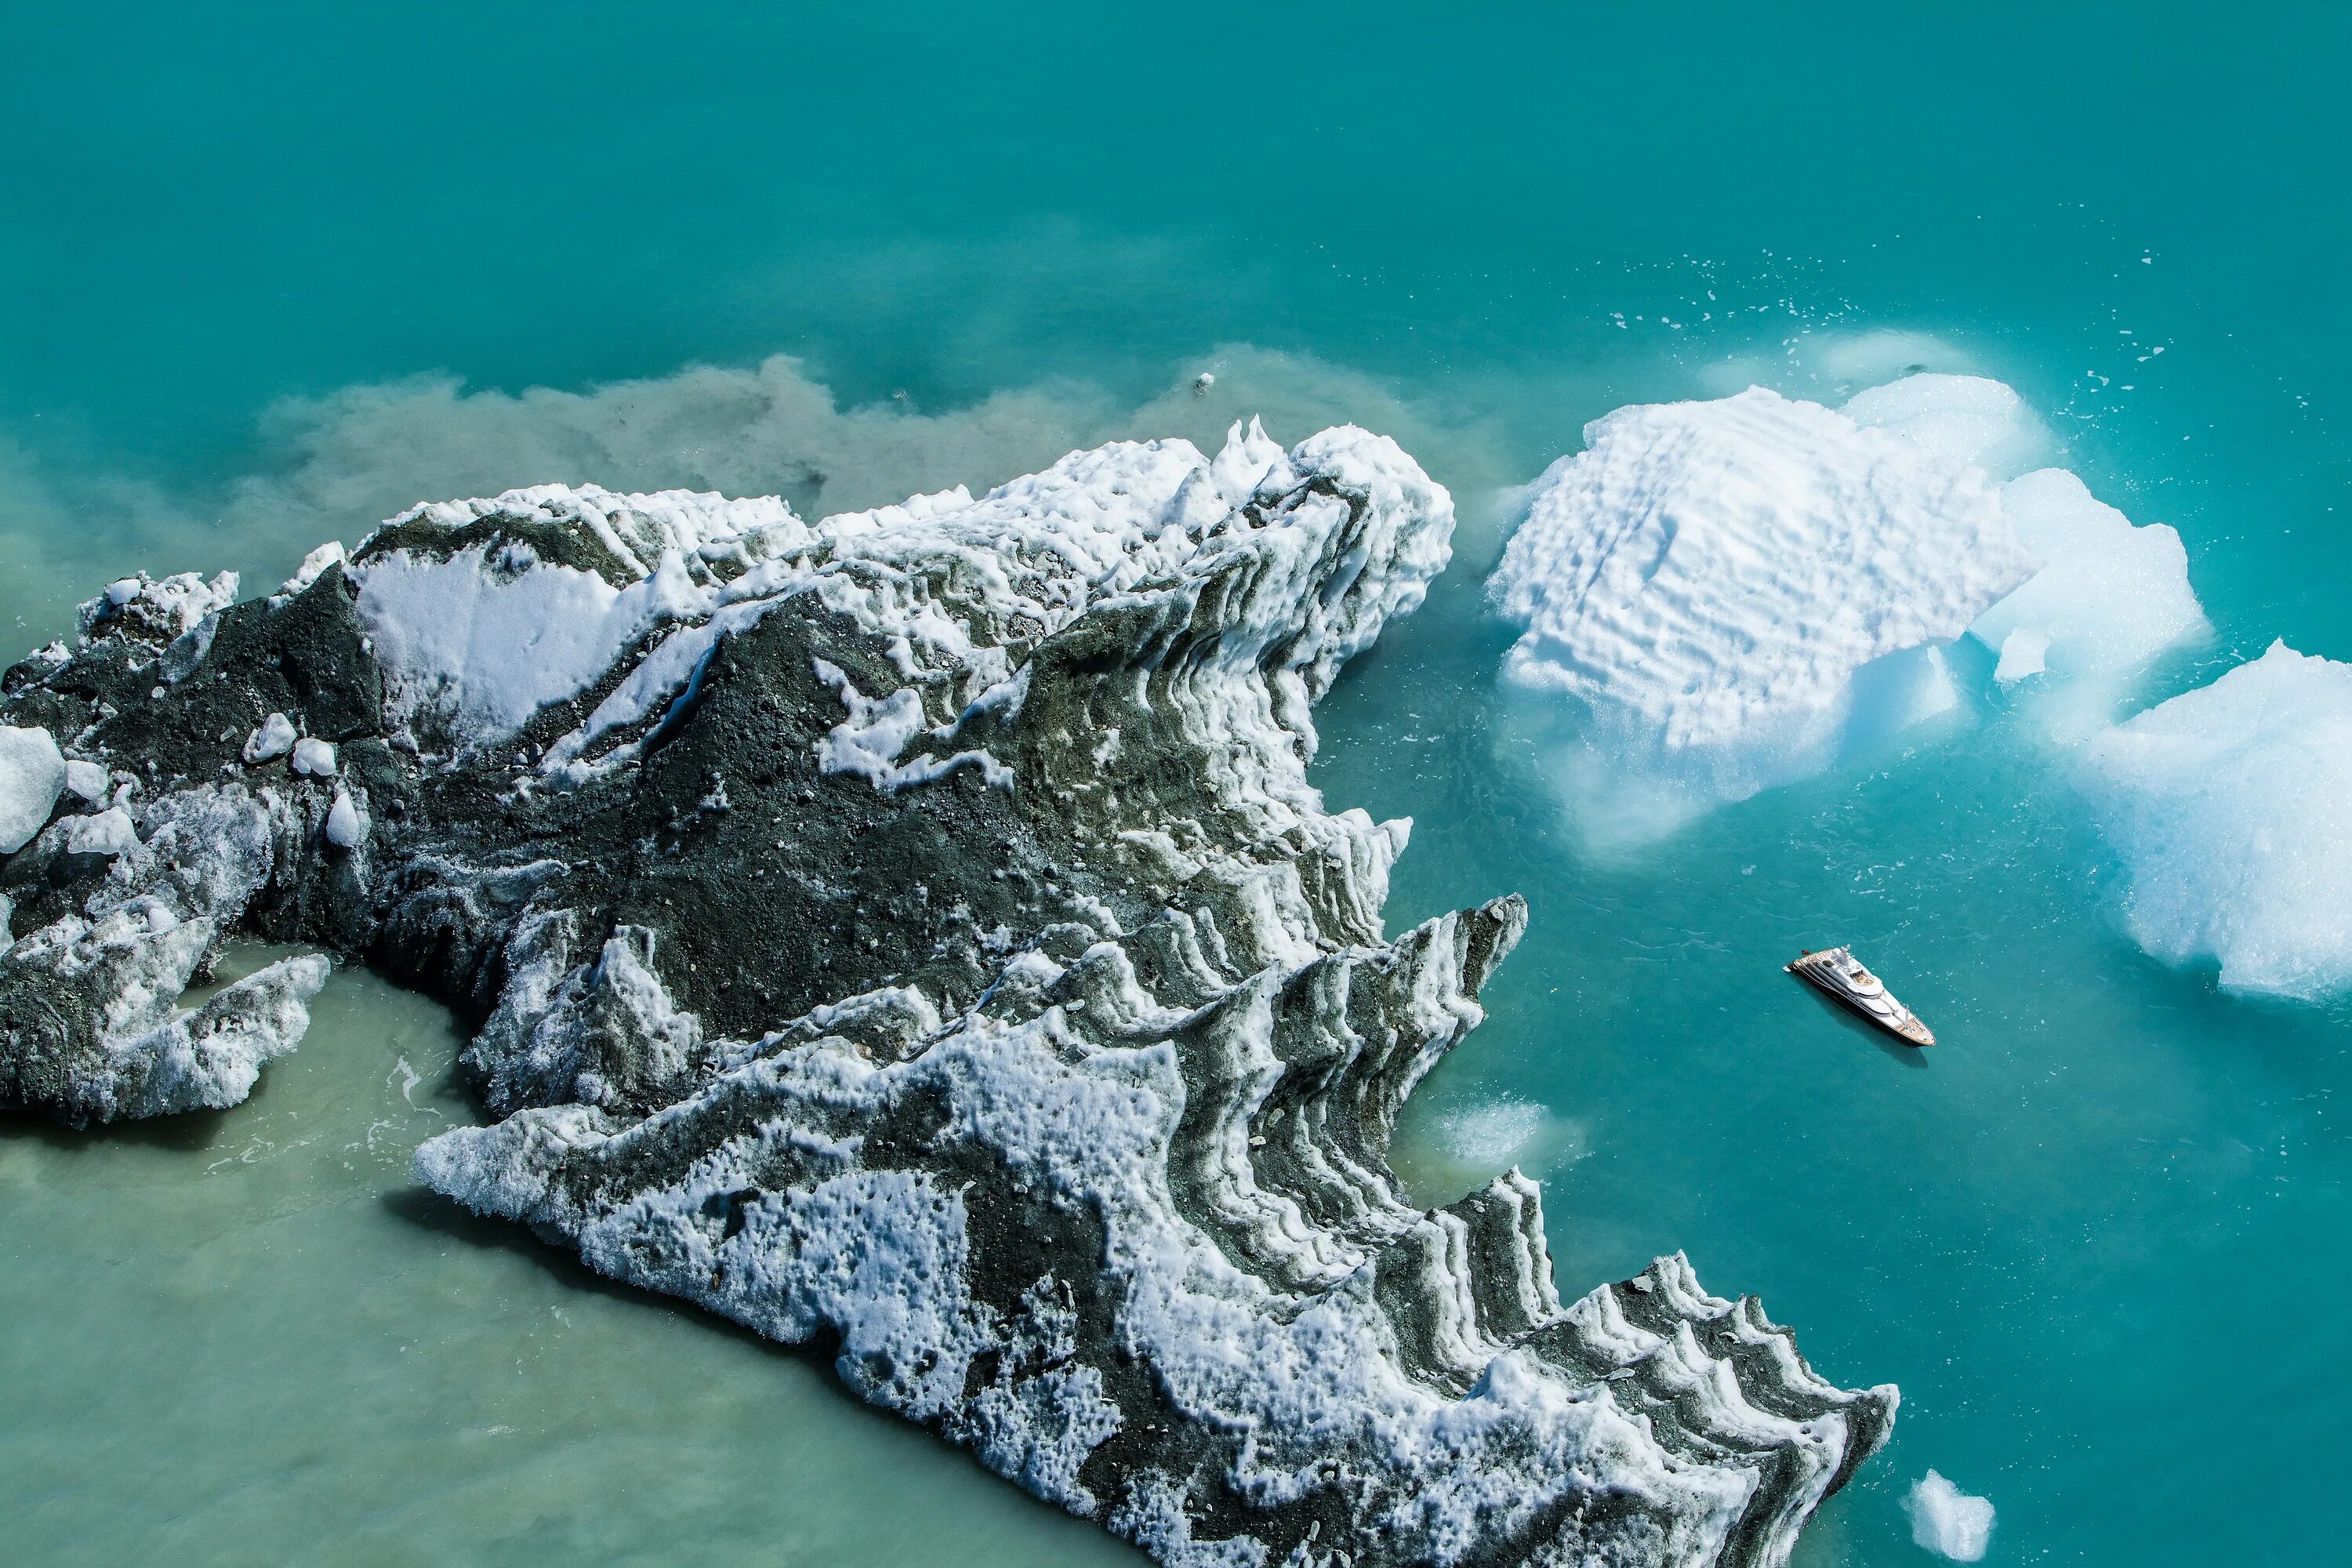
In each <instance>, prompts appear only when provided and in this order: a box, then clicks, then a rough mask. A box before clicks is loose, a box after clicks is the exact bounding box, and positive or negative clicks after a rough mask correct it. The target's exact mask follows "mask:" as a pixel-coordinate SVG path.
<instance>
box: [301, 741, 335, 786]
mask: <svg viewBox="0 0 2352 1568" xmlns="http://www.w3.org/2000/svg"><path fill="white" fill-rule="evenodd" d="M294 771H295V772H296V773H310V774H311V775H312V776H314V777H317V778H322V779H331V778H333V777H334V776H335V748H334V747H332V746H331V745H329V744H328V743H327V742H324V741H321V740H318V739H315V738H313V737H311V736H309V735H305V736H303V737H302V738H301V739H300V740H299V741H297V742H294Z"/></svg>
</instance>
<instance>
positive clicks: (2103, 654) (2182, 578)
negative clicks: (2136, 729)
mask: <svg viewBox="0 0 2352 1568" xmlns="http://www.w3.org/2000/svg"><path fill="white" fill-rule="evenodd" d="M2001 505H2002V506H2003V507H2004V508H2006V509H2007V510H2008V512H2009V515H2010V516H2011V519H2012V520H2014V521H2015V522H2016V524H2017V534H2018V538H2019V540H2020V541H2021V542H2023V544H2024V545H2025V547H2026V548H2027V549H2028V550H2031V551H2032V552H2034V553H2035V554H2036V555H2039V556H2041V557H2042V560H2043V561H2045V562H2047V563H2048V564H2047V565H2045V566H2043V567H2042V570H2041V571H2040V572H2038V573H2036V574H2034V577H2033V580H2032V582H2030V583H2027V584H2025V585H2024V586H2023V587H2021V588H2020V589H2018V590H2017V592H2015V593H2013V594H2011V595H2009V596H2008V597H2007V598H2005V599H2003V600H2001V602H2000V604H1998V605H1994V606H1993V607H1992V608H1991V609H1990V610H1987V611H1986V612H1985V613H1984V614H1983V615H1982V616H1979V617H1978V618H1977V622H1976V624H1975V625H1974V626H1970V627H1969V632H1970V633H1971V634H1972V635H1973V636H1974V637H1976V638H1977V639H1978V640H1979V641H1980V642H1982V643H1983V644H1984V645H1985V646H1986V647H1995V648H1999V649H2000V650H2001V669H2000V671H1996V673H1997V674H1999V675H2000V679H2003V680H2009V679H2015V676H2012V675H2011V674H2008V673H2005V672H2006V671H2008V670H2009V669H2010V668H2011V665H2010V662H2009V647H2010V644H2011V640H2012V639H2013V638H2014V637H2016V636H2017V635H2018V634H2020V633H2032V634H2033V635H2035V636H2038V637H2040V638H2041V639H2042V649H2043V654H2044V658H2043V659H2042V664H2039V665H2037V666H2036V667H2035V668H2042V665H2046V666H2047V668H2049V670H2050V671H2051V673H2052V674H2053V676H2057V677H2061V678H2065V679H2078V680H2079V679H2085V678H2089V679H2091V680H2092V681H2093V684H2092V685H2091V686H2090V687H2089V688H2088V689H2086V691H2085V693H2084V698H2085V700H2096V699H2098V698H2102V697H2105V696H2107V695H2110V694H2111V689H2112V688H2113V686H2114V685H2115V683H2116V681H2117V680H2119V679H2120V678H2121V677H2123V676H2125V675H2126V674H2129V673H2130V672H2131V671H2132V670H2134V669H2136V668H2138V667H2140V666H2141V665H2144V664H2146V663H2147V661H2148V659H2150V658H2153V657H2155V656H2156V655H2157V654H2158V653H2160V652H2162V651H2163V650H2164V649H2165V648H2167V647H2171V646H2172V645H2174V644H2175V643H2179V642H2182V641H2184V640H2186V639H2188V638H2189V637H2194V636H2196V635H2197V634H2199V633H2200V632H2202V631H2203V630H2204V629H2205V626H2206V621H2205V612H2204V610H2203V608H2202V607H2200V605H2199V604H2198V603H2197V595H2196V594H2195V593H2194V592H2192V591H2191V590H2190V588H2189V552H2187V551H2186V550H2184V549H2183V548H2182V547H2181V543H2180V535H2179V534H2178V533H2176V532H2175V531H2172V530H2171V529H2169V528H2168V527H2166V526H2165V525H2164V524H2162V523H2160V522H2158V523H2149V524H2147V526H2146V527H2143V528H2135V527H2133V526H2132V522H2131V520H2130V519H2129V518H2127V517H2126V516H2125V515H2124V514H2123V513H2122V512H2120V511H2117V510H2116V509H2115V508H2114V507H2111V506H2108V505H2106V504H2105V502H2103V501H2101V500H2097V499H2096V498H2095V497H2094V496H2093V495H2092V494H2091V492H2090V490H2089V489H2086V488H2085V487H2084V483H2083V481H2082V480H2081V479H2077V478H2075V477H2074V475H2073V474H2071V473H2068V472H2067V471H2066V470H2065V469H2063V468H2042V469H2039V470H2037V471H2036V472H2033V473H2031V474H2027V475H2025V476H2024V477H2023V478H2022V479H2013V480H2011V482H2010V483H2009V484H2007V485H2005V486H2003V487H2002V488H2001ZM2023 646H2026V647H2030V646H2032V645H2031V644H2030V643H2029V644H2026V645H2023ZM2019 673H2021V674H2031V673H2032V670H2020V672H2019ZM2100 717H2101V718H2102V719H2104V718H2105V714H2104V713H2102V714H2101V715H2100Z"/></svg>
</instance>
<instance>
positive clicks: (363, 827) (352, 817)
mask: <svg viewBox="0 0 2352 1568" xmlns="http://www.w3.org/2000/svg"><path fill="white" fill-rule="evenodd" d="M367 830H368V822H367V818H366V817H364V816H362V815H360V809H359V807H357V806H355V805H352V796H351V792H350V791H349V790H346V789H343V788H341V787H340V786H338V787H337V789H336V790H335V804H334V805H333V806H331V808H329V810H328V812H327V842H328V843H330V844H331V845H333V846H335V847H337V848H338V849H352V848H356V847H358V846H359V844H360V842H361V841H362V839H364V838H366V837H367Z"/></svg>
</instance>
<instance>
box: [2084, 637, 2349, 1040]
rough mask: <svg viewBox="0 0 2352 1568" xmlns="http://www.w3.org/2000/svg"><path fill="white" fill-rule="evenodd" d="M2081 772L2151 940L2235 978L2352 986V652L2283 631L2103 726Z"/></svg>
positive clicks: (2302, 987) (2320, 988)
mask: <svg viewBox="0 0 2352 1568" xmlns="http://www.w3.org/2000/svg"><path fill="white" fill-rule="evenodd" d="M2078 776H2079V779H2080V782H2081V784H2082V787H2083V789H2084V792H2085V794H2086V795H2088V796H2089V798H2090V801H2091V805H2092V808H2093V811H2094V814H2095V816H2096V818H2097V820H2098V823H2099V826H2100V828H2101V830H2102V831H2103V832H2104V833H2105V836H2106V837H2107V839H2108V841H2109V842H2110V843H2111V844H2112V845H2113V846H2114V847H2115V848H2116V853H2117V854H2118V855H2119V856H2120V857H2121V858H2122V860H2123V864H2124V869H2125V872H2126V877H2127V878H2128V885H2127V887H2126V890H2125V894H2124V900H2125V901H2124V919H2125V923H2126V927H2127V928H2128V929H2129V931H2130V932H2131V934H2132V936H2133V938H2134V939H2135V940H2136V941H2137V942H2139V944H2140V945H2141V946H2142V947H2144V948H2146V949H2147V951H2148V952H2150V953H2151V954H2153V955H2154V956H2155V957H2157V958H2158V959H2160V960H2162V961H2163V962H2165V963H2172V964H2181V963H2191V962H2194V961H2197V960H2200V959H2210V960H2215V961H2218V962H2219V963H2220V964H2221V984H2222V985H2223V986H2224V987H2226V988H2228V989H2230V990H2233V991H2252V992H2267V993H2271V994H2277V995H2283V996H2294V997H2305V998H2314V997H2319V996H2324V995H2327V994H2332V993H2336V992H2340V991H2342V990H2344V989H2345V988H2347V986H2352V813H2347V808H2346V802H2347V800H2352V665H2346V664H2339V663H2337V662H2336V661H2334V660H2332V659H2325V658H2311V657H2309V656H2306V655H2304V654H2300V653H2297V652H2295V651H2294V649H2292V648H2290V647H2287V646H2286V645H2285V644H2284V643H2283V642H2281V643H2273V645H2272V646H2271V648H2270V650H2269V651H2268V652H2267V653H2265V654H2263V657H2262V658H2258V659H2255V660H2253V661H2252V662H2251V663H2248V664H2242V665H2240V666H2238V667H2237V668H2234V669H2232V670H2231V671H2230V672H2229V673H2227V674H2225V675H2223V676H2222V677H2221V679H2218V680H2215V681H2213V682H2212V683H2211V684H2210V685H2208V686H2202V687H2200V688H2198V689H2195V690H2193V691H2189V692H2185V693H2183V694H2182V695H2180V696H2179V697H2175V698H2173V699H2172V700H2170V701H2168V702H2164V703H2161V704H2159V705H2158V706H2157V707H2155V708H2152V709H2150V710H2147V712H2145V713H2142V714H2139V715H2138V716H2137V717H2136V718H2134V719H2132V720H2130V721H2128V722H2126V723H2123V724H2119V725H2116V727H2114V728H2112V729H2109V730H2106V731H2102V732H2100V733H2099V734H2097V735H2095V736H2094V737H2093V738H2092V739H2091V740H2090V742H2088V743H2087V744H2086V745H2085V746H2084V751H2083V757H2082V763H2081V767H2080V773H2079V775H2078Z"/></svg>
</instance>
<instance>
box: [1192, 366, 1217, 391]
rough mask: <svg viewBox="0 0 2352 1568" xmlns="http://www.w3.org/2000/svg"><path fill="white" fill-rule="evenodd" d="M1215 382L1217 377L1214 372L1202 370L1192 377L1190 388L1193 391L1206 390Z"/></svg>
mask: <svg viewBox="0 0 2352 1568" xmlns="http://www.w3.org/2000/svg"><path fill="white" fill-rule="evenodd" d="M1216 384H1217V377H1216V374H1215V373H1214V372H1213V371H1205V370H1204V371H1202V373H1201V374H1198V375H1196V376H1194V377H1193V378H1192V390H1193V391H1194V392H1206V391H1208V390H1209V389H1210V388H1211V387H1213V386H1214V385H1216Z"/></svg>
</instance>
